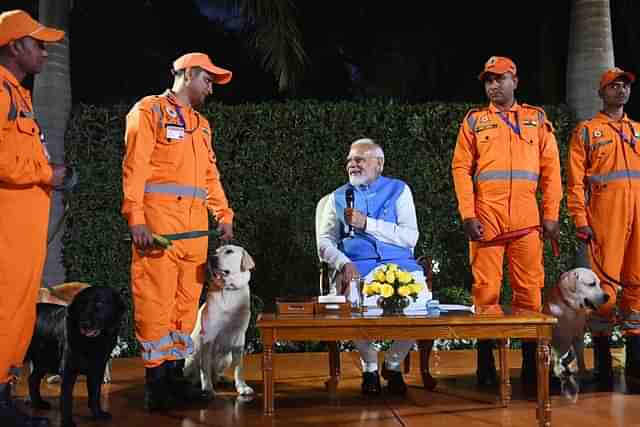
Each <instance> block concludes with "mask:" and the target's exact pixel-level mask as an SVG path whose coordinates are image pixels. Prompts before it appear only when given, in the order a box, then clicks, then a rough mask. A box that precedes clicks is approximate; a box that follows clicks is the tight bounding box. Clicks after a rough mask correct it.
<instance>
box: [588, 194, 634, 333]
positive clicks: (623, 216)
mask: <svg viewBox="0 0 640 427" xmlns="http://www.w3.org/2000/svg"><path fill="white" fill-rule="evenodd" d="M625 187H626V186H625ZM588 214H589V224H590V226H591V229H592V230H593V233H594V235H595V242H594V243H593V245H592V246H591V247H592V250H593V252H592V253H590V256H591V258H592V259H591V265H592V269H593V271H594V272H595V273H596V274H597V275H598V277H599V278H600V281H601V284H600V286H601V287H602V290H603V291H604V292H605V293H607V294H608V295H609V301H608V302H607V303H606V304H604V305H603V306H601V307H600V309H599V310H598V311H597V313H595V315H594V316H592V320H591V321H590V323H589V326H590V329H591V330H592V333H593V334H594V335H607V334H610V333H611V329H612V328H613V322H614V321H615V312H614V308H615V306H616V303H617V285H615V284H613V283H611V282H610V281H609V280H608V279H606V278H605V277H604V275H603V274H602V272H601V271H600V269H599V268H598V266H596V265H594V262H597V263H598V264H599V266H600V267H602V269H604V271H605V272H606V273H607V274H608V275H609V276H611V277H612V278H614V279H616V280H618V281H620V282H622V283H623V284H624V285H625V286H624V287H623V288H622V294H621V297H620V304H619V307H620V313H621V315H622V320H623V330H624V333H625V334H626V335H640V188H635V190H634V189H633V188H632V190H628V189H626V188H618V187H617V186H616V187H614V188H609V189H608V190H606V191H601V192H596V193H594V194H592V196H591V200H590V203H589V209H588Z"/></svg>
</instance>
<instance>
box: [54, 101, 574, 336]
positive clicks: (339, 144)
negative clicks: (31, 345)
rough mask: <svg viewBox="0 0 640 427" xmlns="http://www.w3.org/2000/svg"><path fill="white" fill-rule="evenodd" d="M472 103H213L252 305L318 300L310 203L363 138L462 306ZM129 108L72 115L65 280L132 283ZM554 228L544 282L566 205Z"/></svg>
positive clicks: (447, 293) (552, 266)
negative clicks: (74, 178)
mask: <svg viewBox="0 0 640 427" xmlns="http://www.w3.org/2000/svg"><path fill="white" fill-rule="evenodd" d="M470 107H472V106H471V105H468V104H435V103H434V104H423V105H402V104H395V103H388V102H381V101H371V102H366V103H347V102H341V103H319V102H314V101H296V102H289V103H264V104H257V105H239V106H222V105H216V104H210V105H209V106H208V107H207V108H206V109H205V110H204V114H205V115H206V116H207V117H208V118H209V120H210V122H211V124H212V126H213V129H214V135H215V137H214V145H215V151H216V154H217V158H218V166H219V169H220V171H221V174H222V180H223V184H224V187H225V189H226V192H227V195H228V197H229V199H230V203H231V205H232V207H233V209H234V210H235V212H236V223H235V230H236V236H237V239H238V242H239V244H241V245H242V246H244V247H245V248H246V249H247V250H248V251H249V253H250V254H251V255H252V256H253V258H254V260H255V261H256V270H255V271H254V273H253V277H252V292H253V293H254V295H256V296H258V297H259V299H258V300H256V301H254V303H255V304H257V305H260V304H261V303H262V301H264V310H265V311H273V309H274V299H275V297H277V296H296V295H316V294H317V293H318V259H317V255H316V248H315V230H314V216H315V206H316V203H317V201H318V200H319V199H320V198H321V197H322V196H323V195H325V194H327V193H329V192H331V191H333V190H334V189H335V188H337V187H338V186H340V185H342V184H343V183H344V182H345V176H346V174H345V168H344V167H345V158H346V155H347V151H348V147H349V144H350V143H351V142H352V141H353V140H355V139H357V138H360V137H365V136H366V137H370V138H373V139H375V140H376V141H378V142H379V143H380V144H381V145H382V146H383V148H384V150H385V156H386V164H385V171H384V173H385V175H387V176H393V177H397V178H400V179H403V180H404V181H405V182H407V183H408V184H409V185H410V187H411V189H412V190H413V193H414V199H415V202H416V208H417V213H418V222H419V227H420V241H419V244H418V246H417V248H416V255H421V254H429V255H430V256H431V257H432V258H433V259H434V262H435V263H437V269H436V271H437V272H436V274H435V276H434V289H435V290H436V294H437V296H438V297H439V298H440V300H441V302H450V303H469V299H468V298H469V289H470V286H471V275H470V272H469V268H468V265H467V242H466V240H465V238H464V236H463V234H462V227H461V224H460V222H461V221H460V218H459V215H458V211H457V207H456V200H455V195H454V192H453V184H452V179H451V173H450V165H451V156H452V152H453V149H454V146H455V140H456V135H457V132H458V126H459V124H460V122H461V120H462V118H463V117H464V115H465V112H466V111H467V110H468V109H469V108H470ZM127 109H128V107H125V106H117V107H112V108H109V109H103V108H95V107H91V106H81V107H79V108H78V109H76V111H75V112H74V115H73V119H72V121H71V126H70V129H69V132H68V136H67V146H66V147H67V161H68V162H70V163H72V164H75V165H77V167H78V170H79V172H80V184H79V185H78V187H77V190H76V191H75V194H74V197H73V199H72V200H71V210H72V211H71V215H70V218H69V223H68V228H67V234H66V236H65V239H66V247H65V262H66V265H67V269H68V270H67V271H68V276H69V280H83V281H88V282H90V283H93V284H100V285H109V286H114V287H117V288H120V287H125V286H128V283H129V263H130V242H127V241H125V240H124V238H125V236H126V235H127V227H126V224H125V221H124V220H123V219H122V217H121V215H120V213H119V211H120V205H121V199H122V195H121V162H122V153H123V133H124V115H125V114H126V111H127ZM547 113H548V115H549V117H551V118H552V120H553V122H554V126H555V127H556V131H557V133H556V135H557V138H558V141H559V142H560V146H561V150H562V153H563V154H562V158H563V161H564V157H565V153H566V147H565V146H566V140H567V137H568V131H569V127H570V125H571V123H570V118H569V116H568V114H567V111H566V109H564V108H559V107H552V108H547ZM561 221H562V231H563V241H562V250H563V253H562V257H561V258H560V259H559V260H557V259H553V258H552V257H551V256H550V254H547V256H546V267H547V270H546V271H547V285H549V284H551V283H553V282H555V280H556V279H557V277H558V275H559V272H560V271H561V270H564V269H566V268H567V267H570V266H571V265H572V263H573V258H572V257H573V252H574V242H573V240H574V239H573V234H572V233H570V232H569V230H570V223H569V219H568V217H567V215H566V208H565V206H564V205H563V216H562V219H561ZM547 246H548V245H547ZM547 250H549V248H547ZM131 324H132V322H131V321H129V326H130V328H129V336H128V337H127V338H128V339H131V338H132V336H133V332H132V328H131ZM251 334H253V332H251V333H250V336H251V337H255V335H251ZM130 344H131V345H133V348H134V349H135V344H134V343H133V342H131V343H130Z"/></svg>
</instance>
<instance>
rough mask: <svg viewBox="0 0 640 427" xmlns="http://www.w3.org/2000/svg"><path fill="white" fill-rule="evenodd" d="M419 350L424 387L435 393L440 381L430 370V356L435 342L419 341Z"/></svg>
mask: <svg viewBox="0 0 640 427" xmlns="http://www.w3.org/2000/svg"><path fill="white" fill-rule="evenodd" d="M418 349H419V350H420V352H419V354H420V374H421V375H422V385H423V386H424V388H425V389H427V390H429V391H433V390H435V388H436V385H438V381H437V380H436V379H435V378H433V376H432V375H431V372H430V370H429V356H430V355H431V350H432V349H433V340H420V341H418Z"/></svg>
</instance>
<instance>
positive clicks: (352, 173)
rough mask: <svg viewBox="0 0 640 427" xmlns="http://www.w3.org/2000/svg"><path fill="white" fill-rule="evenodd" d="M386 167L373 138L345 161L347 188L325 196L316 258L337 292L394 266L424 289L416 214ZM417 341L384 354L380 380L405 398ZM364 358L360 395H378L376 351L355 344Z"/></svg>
mask: <svg viewBox="0 0 640 427" xmlns="http://www.w3.org/2000/svg"><path fill="white" fill-rule="evenodd" d="M383 167H384V153H383V151H382V148H381V147H380V146H379V145H378V144H376V143H375V142H374V141H373V140H371V139H360V140H357V141H355V142H354V143H353V144H352V145H351V150H350V152H349V156H348V157H347V174H348V176H349V183H348V184H345V185H343V186H342V187H340V188H338V189H337V190H335V191H334V192H333V193H331V194H330V195H329V197H328V200H327V202H326V203H325V204H324V209H323V211H322V212H320V216H319V218H320V219H319V222H318V249H319V254H320V258H321V259H322V261H324V262H326V263H327V264H328V265H329V266H330V268H331V269H332V270H333V271H335V272H336V273H339V274H337V275H336V278H337V280H338V281H339V282H340V283H336V286H337V289H339V290H340V289H348V288H349V287H348V285H349V283H350V282H351V280H352V279H354V278H356V279H357V278H359V277H364V280H365V282H370V281H372V279H373V274H374V272H375V271H376V269H377V268H378V267H380V266H382V265H384V264H389V263H394V264H397V265H399V266H400V268H402V269H403V270H405V271H409V272H410V273H411V274H412V275H413V277H414V278H415V280H416V282H418V283H422V284H425V282H426V281H425V277H424V272H423V270H422V267H421V266H420V265H419V264H418V263H417V262H416V261H415V259H414V256H413V250H414V248H415V246H416V243H417V241H418V236H419V233H418V224H417V219H416V209H415V205H414V202H413V196H412V194H411V189H410V188H409V186H408V185H406V184H405V183H404V182H402V181H400V180H397V179H392V178H387V177H384V176H381V174H382V169H383ZM348 191H352V192H353V194H354V197H353V207H350V206H351V205H347V203H346V202H345V200H346V198H347V197H346V196H345V195H346V193H347V192H348ZM430 297H431V294H430V292H429V290H428V289H427V287H426V286H424V287H423V290H422V291H421V293H420V295H419V297H418V300H417V301H415V302H412V305H410V306H409V307H408V310H411V309H414V308H416V307H420V308H424V307H425V305H426V303H427V301H428V300H429V299H430ZM377 298H378V297H377V296H375V295H374V296H370V297H368V298H365V300H364V304H365V305H366V306H369V307H375V306H376V300H377ZM414 342H415V341H394V342H393V344H392V346H391V348H390V349H389V350H388V351H387V352H386V353H385V363H384V366H383V368H382V376H383V377H384V378H385V379H386V380H387V382H388V383H387V386H388V390H389V392H391V393H393V394H404V393H405V392H406V385H405V383H404V380H403V378H402V373H401V372H400V367H401V363H402V360H403V359H404V358H405V356H406V355H407V353H408V351H409V350H410V349H411V347H412V346H413V344H414ZM354 345H355V346H356V348H357V349H358V351H359V352H360V356H361V358H362V370H363V377H362V392H363V393H364V394H378V393H380V390H381V387H380V379H379V375H378V362H377V352H376V349H375V347H374V345H373V343H372V342H371V341H364V340H355V341H354Z"/></svg>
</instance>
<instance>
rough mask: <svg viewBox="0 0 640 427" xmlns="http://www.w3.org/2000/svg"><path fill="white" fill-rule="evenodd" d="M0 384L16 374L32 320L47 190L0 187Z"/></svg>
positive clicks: (41, 258)
mask: <svg viewBox="0 0 640 427" xmlns="http://www.w3.org/2000/svg"><path fill="white" fill-rule="evenodd" d="M0 206H2V214H1V215H0V236H1V237H0V254H1V255H0V384H5V383H7V382H8V381H9V380H11V378H12V377H15V376H17V375H18V374H19V373H20V368H21V367H22V365H23V362H24V356H25V354H26V352H27V349H28V348H29V344H30V343H31V337H32V336H33V328H34V326H35V321H36V301H37V298H38V289H40V286H41V282H42V270H43V268H44V261H45V256H46V251H47V230H48V225H49V206H50V199H49V193H48V192H47V191H45V190H44V189H43V188H41V187H38V186H33V187H28V188H21V189H8V188H6V187H2V188H0Z"/></svg>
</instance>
